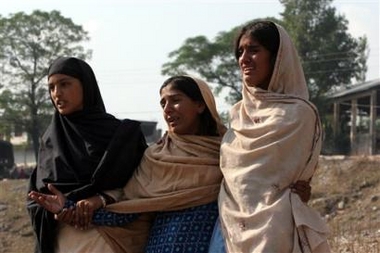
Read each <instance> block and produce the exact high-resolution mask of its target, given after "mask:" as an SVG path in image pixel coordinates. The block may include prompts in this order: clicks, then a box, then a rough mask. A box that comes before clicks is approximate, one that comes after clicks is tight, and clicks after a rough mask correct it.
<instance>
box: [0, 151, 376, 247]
mask: <svg viewBox="0 0 380 253" xmlns="http://www.w3.org/2000/svg"><path fill="white" fill-rule="evenodd" d="M26 185H27V180H3V181H0V253H3V252H4V253H32V252H33V247H34V244H33V234H32V231H31V228H30V223H29V218H28V216H27V214H26V211H25V192H26ZM312 187H313V188H312V192H313V194H312V199H311V200H310V202H309V204H310V205H312V206H313V207H314V208H316V209H317V210H318V211H319V212H320V213H321V214H322V215H323V216H324V217H325V218H326V220H327V221H328V225H329V227H330V230H331V235H330V237H329V241H330V245H331V247H332V251H333V252H334V253H335V252H336V253H338V252H339V253H340V252H342V253H343V252H345V253H348V252H350V253H380V157H321V159H320V165H319V168H318V170H317V173H316V175H315V177H314V179H313V181H312Z"/></svg>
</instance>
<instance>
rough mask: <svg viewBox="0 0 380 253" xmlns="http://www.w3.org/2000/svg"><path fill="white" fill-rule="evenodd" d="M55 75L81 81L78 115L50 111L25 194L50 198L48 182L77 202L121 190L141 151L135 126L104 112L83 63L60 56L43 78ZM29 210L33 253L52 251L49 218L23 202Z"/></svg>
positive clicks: (141, 141)
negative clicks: (34, 239)
mask: <svg viewBox="0 0 380 253" xmlns="http://www.w3.org/2000/svg"><path fill="white" fill-rule="evenodd" d="M54 74H64V75H68V76H72V77H74V78H77V79H79V80H80V82H81V84H82V87H83V110H81V111H77V112H74V113H72V114H70V115H61V114H60V113H59V112H58V111H57V110H56V111H55V113H54V115H53V118H52V121H51V123H50V125H49V126H48V128H47V130H46V132H45V133H44V135H43V136H42V139H41V143H40V149H39V153H38V162H37V167H36V169H35V170H34V171H33V173H32V175H31V178H30V189H29V190H34V191H39V192H43V193H49V191H48V189H47V183H51V184H53V185H55V186H56V187H57V188H58V189H59V190H60V191H62V192H63V193H65V194H66V195H67V196H68V198H69V199H71V200H73V201H78V200H81V199H84V198H87V197H90V196H93V195H95V194H96V193H97V192H101V191H103V190H108V189H114V188H117V187H122V186H124V185H125V183H126V182H127V181H128V180H129V178H130V177H131V175H132V174H133V171H134V170H135V168H136V167H137V165H138V164H139V162H140V159H141V157H142V154H143V152H144V150H145V148H146V143H145V138H144V136H143V134H142V131H141V128H140V124H139V122H137V121H133V120H119V119H116V118H115V117H114V116H112V115H111V114H108V113H106V110H105V106H104V104H103V100H102V97H101V95H100V91H99V87H98V84H97V82H96V78H95V75H94V73H93V71H92V69H91V67H90V66H89V65H88V64H87V63H86V62H84V61H82V60H80V59H77V58H74V57H60V58H58V59H57V60H55V61H54V62H53V63H52V65H51V66H50V68H49V73H48V77H50V76H52V75H54ZM53 104H54V103H53ZM28 210H29V213H30V215H31V218H32V223H33V227H34V229H35V231H36V233H37V238H38V244H37V248H38V249H37V252H53V250H54V249H53V248H52V247H53V242H54V236H53V234H54V233H53V232H52V231H54V230H52V229H53V228H54V227H55V221H54V219H53V215H52V214H51V213H49V212H47V211H46V210H45V209H44V208H42V207H40V206H39V205H37V204H36V203H35V202H34V201H29V202H28ZM48 229H49V230H48Z"/></svg>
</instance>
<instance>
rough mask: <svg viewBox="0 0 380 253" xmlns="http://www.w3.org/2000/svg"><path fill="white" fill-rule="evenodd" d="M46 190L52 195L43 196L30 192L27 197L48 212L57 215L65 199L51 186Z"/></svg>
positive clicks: (42, 194)
mask: <svg viewBox="0 0 380 253" xmlns="http://www.w3.org/2000/svg"><path fill="white" fill-rule="evenodd" d="M48 189H49V190H50V191H51V192H52V193H53V194H44V193H40V192H35V191H31V192H29V194H28V196H29V198H31V199H33V200H34V201H35V202H36V203H37V204H39V205H41V206H42V207H44V208H45V209H46V210H48V211H49V212H52V213H54V214H59V213H60V212H61V211H62V210H63V207H64V206H65V201H66V197H65V195H63V193H62V192H60V191H59V190H58V189H57V188H55V187H54V186H53V185H52V184H48Z"/></svg>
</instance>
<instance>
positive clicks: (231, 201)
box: [219, 21, 330, 253]
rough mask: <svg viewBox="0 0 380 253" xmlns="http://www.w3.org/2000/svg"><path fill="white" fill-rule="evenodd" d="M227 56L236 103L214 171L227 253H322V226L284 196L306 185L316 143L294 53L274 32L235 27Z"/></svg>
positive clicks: (268, 25)
mask: <svg viewBox="0 0 380 253" xmlns="http://www.w3.org/2000/svg"><path fill="white" fill-rule="evenodd" d="M235 53H236V58H237V60H238V62H239V66H240V69H241V72H242V77H243V91H242V95H243V99H242V100H241V101H240V102H238V103H237V104H235V105H234V106H233V108H232V109H231V112H230V113H231V128H230V129H229V130H228V131H227V132H226V134H225V136H224V138H223V141H222V146H221V164H220V165H221V170H222V173H223V176H224V181H223V183H222V187H221V192H220V195H219V212H220V219H221V225H222V230H223V233H224V237H225V242H226V247H227V251H228V252H231V253H237V252H243V253H250V252H268V253H274V252H294V253H295V252H321V253H327V252H329V251H330V250H329V246H328V244H327V240H326V235H327V232H328V229H327V227H326V224H325V222H324V221H323V220H322V219H321V218H320V215H319V214H318V213H317V212H316V211H314V210H312V209H311V208H310V207H308V206H307V205H305V204H304V203H303V202H302V201H301V199H300V198H299V196H298V195H296V194H294V193H293V192H292V191H291V190H290V186H291V185H292V184H293V183H295V182H296V181H297V180H310V179H311V178H312V176H313V174H314V171H315V169H316V167H317V162H318V157H319V154H320V150H321V141H322V140H321V138H322V137H321V136H322V135H321V125H320V120H319V116H318V112H317V110H316V108H315V107H314V106H313V105H312V104H311V103H310V102H309V101H308V90H307V86H306V81H305V78H304V74H303V70H302V67H301V64H300V61H299V58H298V54H297V52H296V49H295V47H294V46H293V44H292V42H291V39H290V38H289V36H288V34H287V33H286V31H285V30H284V29H283V28H282V27H281V26H279V25H276V24H274V23H272V22H266V21H258V22H253V23H249V24H247V25H246V26H245V27H243V29H242V30H241V32H240V34H239V37H238V38H237V43H236V46H235Z"/></svg>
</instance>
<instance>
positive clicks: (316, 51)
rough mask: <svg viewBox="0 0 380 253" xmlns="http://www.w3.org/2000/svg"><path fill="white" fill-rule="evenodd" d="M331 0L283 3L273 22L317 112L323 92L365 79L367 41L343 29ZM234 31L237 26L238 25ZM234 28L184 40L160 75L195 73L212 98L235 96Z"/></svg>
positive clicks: (232, 98) (231, 100) (237, 87)
mask: <svg viewBox="0 0 380 253" xmlns="http://www.w3.org/2000/svg"><path fill="white" fill-rule="evenodd" d="M331 2H332V0H285V1H282V3H283V4H284V7H285V11H284V12H283V13H282V14H281V15H282V17H283V19H281V20H276V19H275V18H271V17H268V18H266V19H269V20H272V21H275V22H277V23H279V24H280V25H282V26H283V27H284V28H285V29H286V30H287V31H288V32H289V34H290V36H291V37H292V39H293V41H294V43H295V45H296V47H297V49H298V50H299V53H300V58H301V60H302V62H303V67H304V70H305V74H306V81H307V83H308V86H309V91H310V96H311V100H312V101H313V102H314V103H315V104H316V105H317V106H318V108H319V109H320V111H324V110H325V109H324V108H322V105H324V104H325V103H323V101H324V96H325V94H326V93H327V92H328V91H330V90H331V89H333V88H336V87H339V86H341V85H342V84H349V83H351V80H352V79H353V78H355V79H356V80H357V81H362V80H364V79H365V72H366V70H367V67H366V61H367V41H366V38H365V37H362V38H358V39H355V38H353V37H352V36H351V35H350V34H349V33H348V29H347V24H348V21H347V20H346V19H345V17H344V16H340V15H337V14H336V11H335V8H333V7H331V6H330V4H331ZM239 27H240V26H239ZM239 27H235V28H233V29H231V30H230V31H227V32H220V33H218V35H217V36H216V38H215V39H214V40H213V41H211V42H210V41H209V40H208V39H207V38H206V37H205V36H197V37H193V38H188V39H187V40H185V42H184V44H183V45H182V46H181V47H180V48H179V49H177V50H175V51H173V52H171V53H169V58H171V59H173V60H172V61H170V62H168V63H165V64H164V65H163V66H162V74H163V75H174V74H181V73H192V72H195V73H197V74H198V75H200V76H201V77H203V78H204V79H205V80H207V81H208V82H210V83H215V84H216V89H215V90H214V91H215V93H216V94H217V95H218V94H219V93H220V91H221V90H222V89H224V88H228V89H229V95H228V97H227V98H226V101H227V102H228V103H230V104H233V103H235V102H237V101H238V100H239V99H240V98H241V94H240V90H241V81H240V79H241V78H240V73H239V71H238V68H237V67H238V66H237V63H236V60H235V59H234V57H233V49H232V48H233V39H234V34H236V31H237V29H238V28H239Z"/></svg>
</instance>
